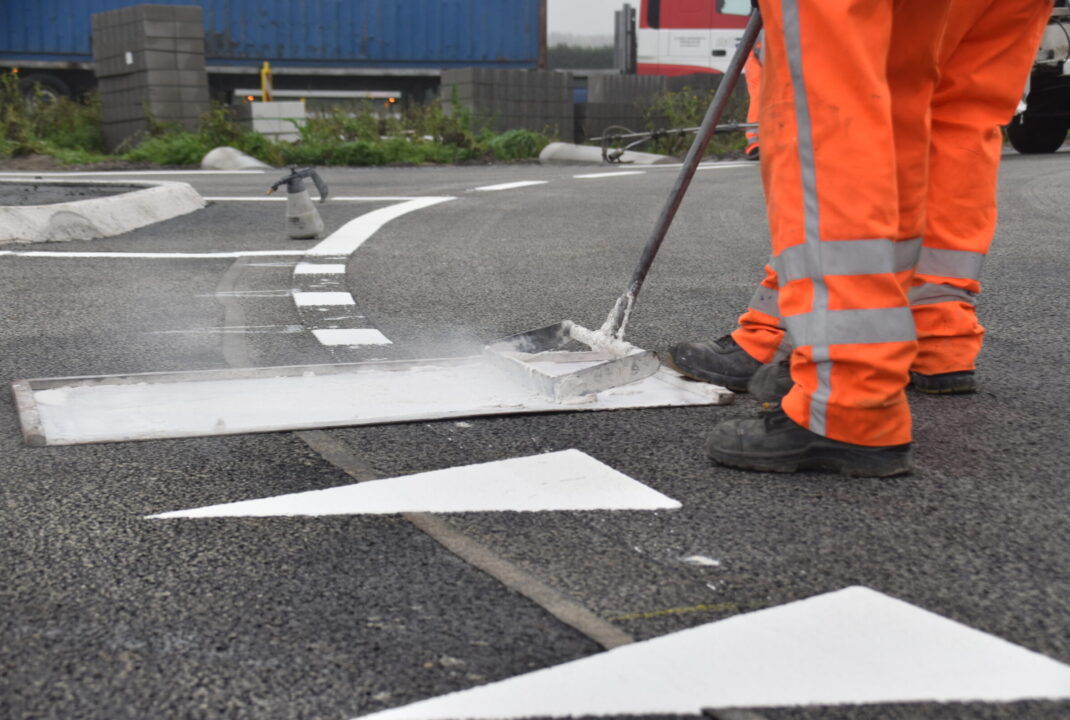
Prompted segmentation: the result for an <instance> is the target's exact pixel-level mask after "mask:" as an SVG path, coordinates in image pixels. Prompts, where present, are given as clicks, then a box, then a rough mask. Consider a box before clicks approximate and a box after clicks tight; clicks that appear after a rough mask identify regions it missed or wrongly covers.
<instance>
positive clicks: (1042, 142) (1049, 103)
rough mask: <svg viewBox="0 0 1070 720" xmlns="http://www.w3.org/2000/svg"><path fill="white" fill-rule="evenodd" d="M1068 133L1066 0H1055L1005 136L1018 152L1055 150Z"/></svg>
mask: <svg viewBox="0 0 1070 720" xmlns="http://www.w3.org/2000/svg"><path fill="white" fill-rule="evenodd" d="M1067 132H1070V0H1055V6H1054V8H1053V9H1052V14H1051V19H1050V20H1049V21H1048V25H1047V27H1045V28H1044V36H1043V37H1042V38H1041V41H1040V49H1039V50H1038V51H1037V59H1036V62H1035V63H1034V64H1033V71H1032V73H1030V75H1029V84H1028V85H1027V86H1026V92H1025V97H1024V98H1023V99H1022V105H1021V106H1019V112H1018V114H1017V115H1015V116H1014V119H1013V120H1011V123H1010V125H1008V126H1007V138H1008V139H1009V140H1010V142H1011V146H1012V147H1013V148H1014V149H1015V150H1017V151H1018V152H1020V153H1050V152H1055V151H1056V150H1058V149H1059V148H1060V147H1061V146H1062V144H1063V142H1065V141H1066V134H1067Z"/></svg>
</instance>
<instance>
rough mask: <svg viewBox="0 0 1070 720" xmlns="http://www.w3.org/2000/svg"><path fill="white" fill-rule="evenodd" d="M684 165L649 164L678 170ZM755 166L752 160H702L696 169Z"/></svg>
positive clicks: (654, 168) (659, 167)
mask: <svg viewBox="0 0 1070 720" xmlns="http://www.w3.org/2000/svg"><path fill="white" fill-rule="evenodd" d="M683 166H684V164H683V163H666V164H665V165H651V166H650V167H651V169H652V170H672V169H676V170H679V169H680V168H682V167H683ZM747 167H753V168H757V167H759V166H758V163H756V162H754V161H753V160H744V161H741V162H704V163H699V166H698V168H697V169H698V170H734V169H736V168H747Z"/></svg>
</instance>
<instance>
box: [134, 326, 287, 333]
mask: <svg viewBox="0 0 1070 720" xmlns="http://www.w3.org/2000/svg"><path fill="white" fill-rule="evenodd" d="M304 331H305V326H304V325H224V326H222V327H208V328H194V329H192V330H150V331H149V334H150V335H204V334H218V335H294V334H296V333H300V332H304Z"/></svg>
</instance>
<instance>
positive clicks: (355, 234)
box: [305, 197, 453, 257]
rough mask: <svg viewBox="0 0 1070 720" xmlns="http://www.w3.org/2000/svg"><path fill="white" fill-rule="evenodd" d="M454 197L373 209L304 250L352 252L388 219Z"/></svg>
mask: <svg viewBox="0 0 1070 720" xmlns="http://www.w3.org/2000/svg"><path fill="white" fill-rule="evenodd" d="M448 200H453V198H452V197H424V198H417V199H416V200H409V201H407V202H403V203H398V204H397V205H391V206H390V207H385V208H380V209H378V210H372V211H371V212H369V213H365V214H363V215H361V216H360V217H357V218H354V219H353V220H350V221H349V222H347V223H346V224H345V225H343V226H342V227H340V228H338V229H337V230H335V231H334V232H333V233H331V234H330V236H328V237H327V238H326V239H325V240H323V241H322V242H320V243H319V244H318V245H316V246H315V247H313V248H311V249H309V250H308V251H307V252H306V253H305V254H306V255H308V256H310V257H316V256H320V257H344V256H348V255H350V254H352V253H353V252H354V251H355V250H356V249H357V248H358V247H360V246H361V245H362V244H364V241H366V240H367V239H368V238H370V237H371V236H372V235H374V234H375V233H376V232H377V231H378V230H379V228H381V227H382V226H383V225H385V224H386V223H388V222H390V221H391V220H394V219H395V218H399V217H401V216H402V215H406V214H408V213H410V212H414V211H416V210H422V209H423V208H426V207H431V206H432V205H437V204H439V203H443V202H446V201H448Z"/></svg>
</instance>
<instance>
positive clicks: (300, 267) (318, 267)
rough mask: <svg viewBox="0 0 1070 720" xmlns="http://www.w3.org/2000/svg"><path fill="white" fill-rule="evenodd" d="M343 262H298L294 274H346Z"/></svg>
mask: <svg viewBox="0 0 1070 720" xmlns="http://www.w3.org/2000/svg"><path fill="white" fill-rule="evenodd" d="M345 272H346V266H345V264H343V263H306V262H303V263H297V265H296V266H295V267H294V275H345Z"/></svg>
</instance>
